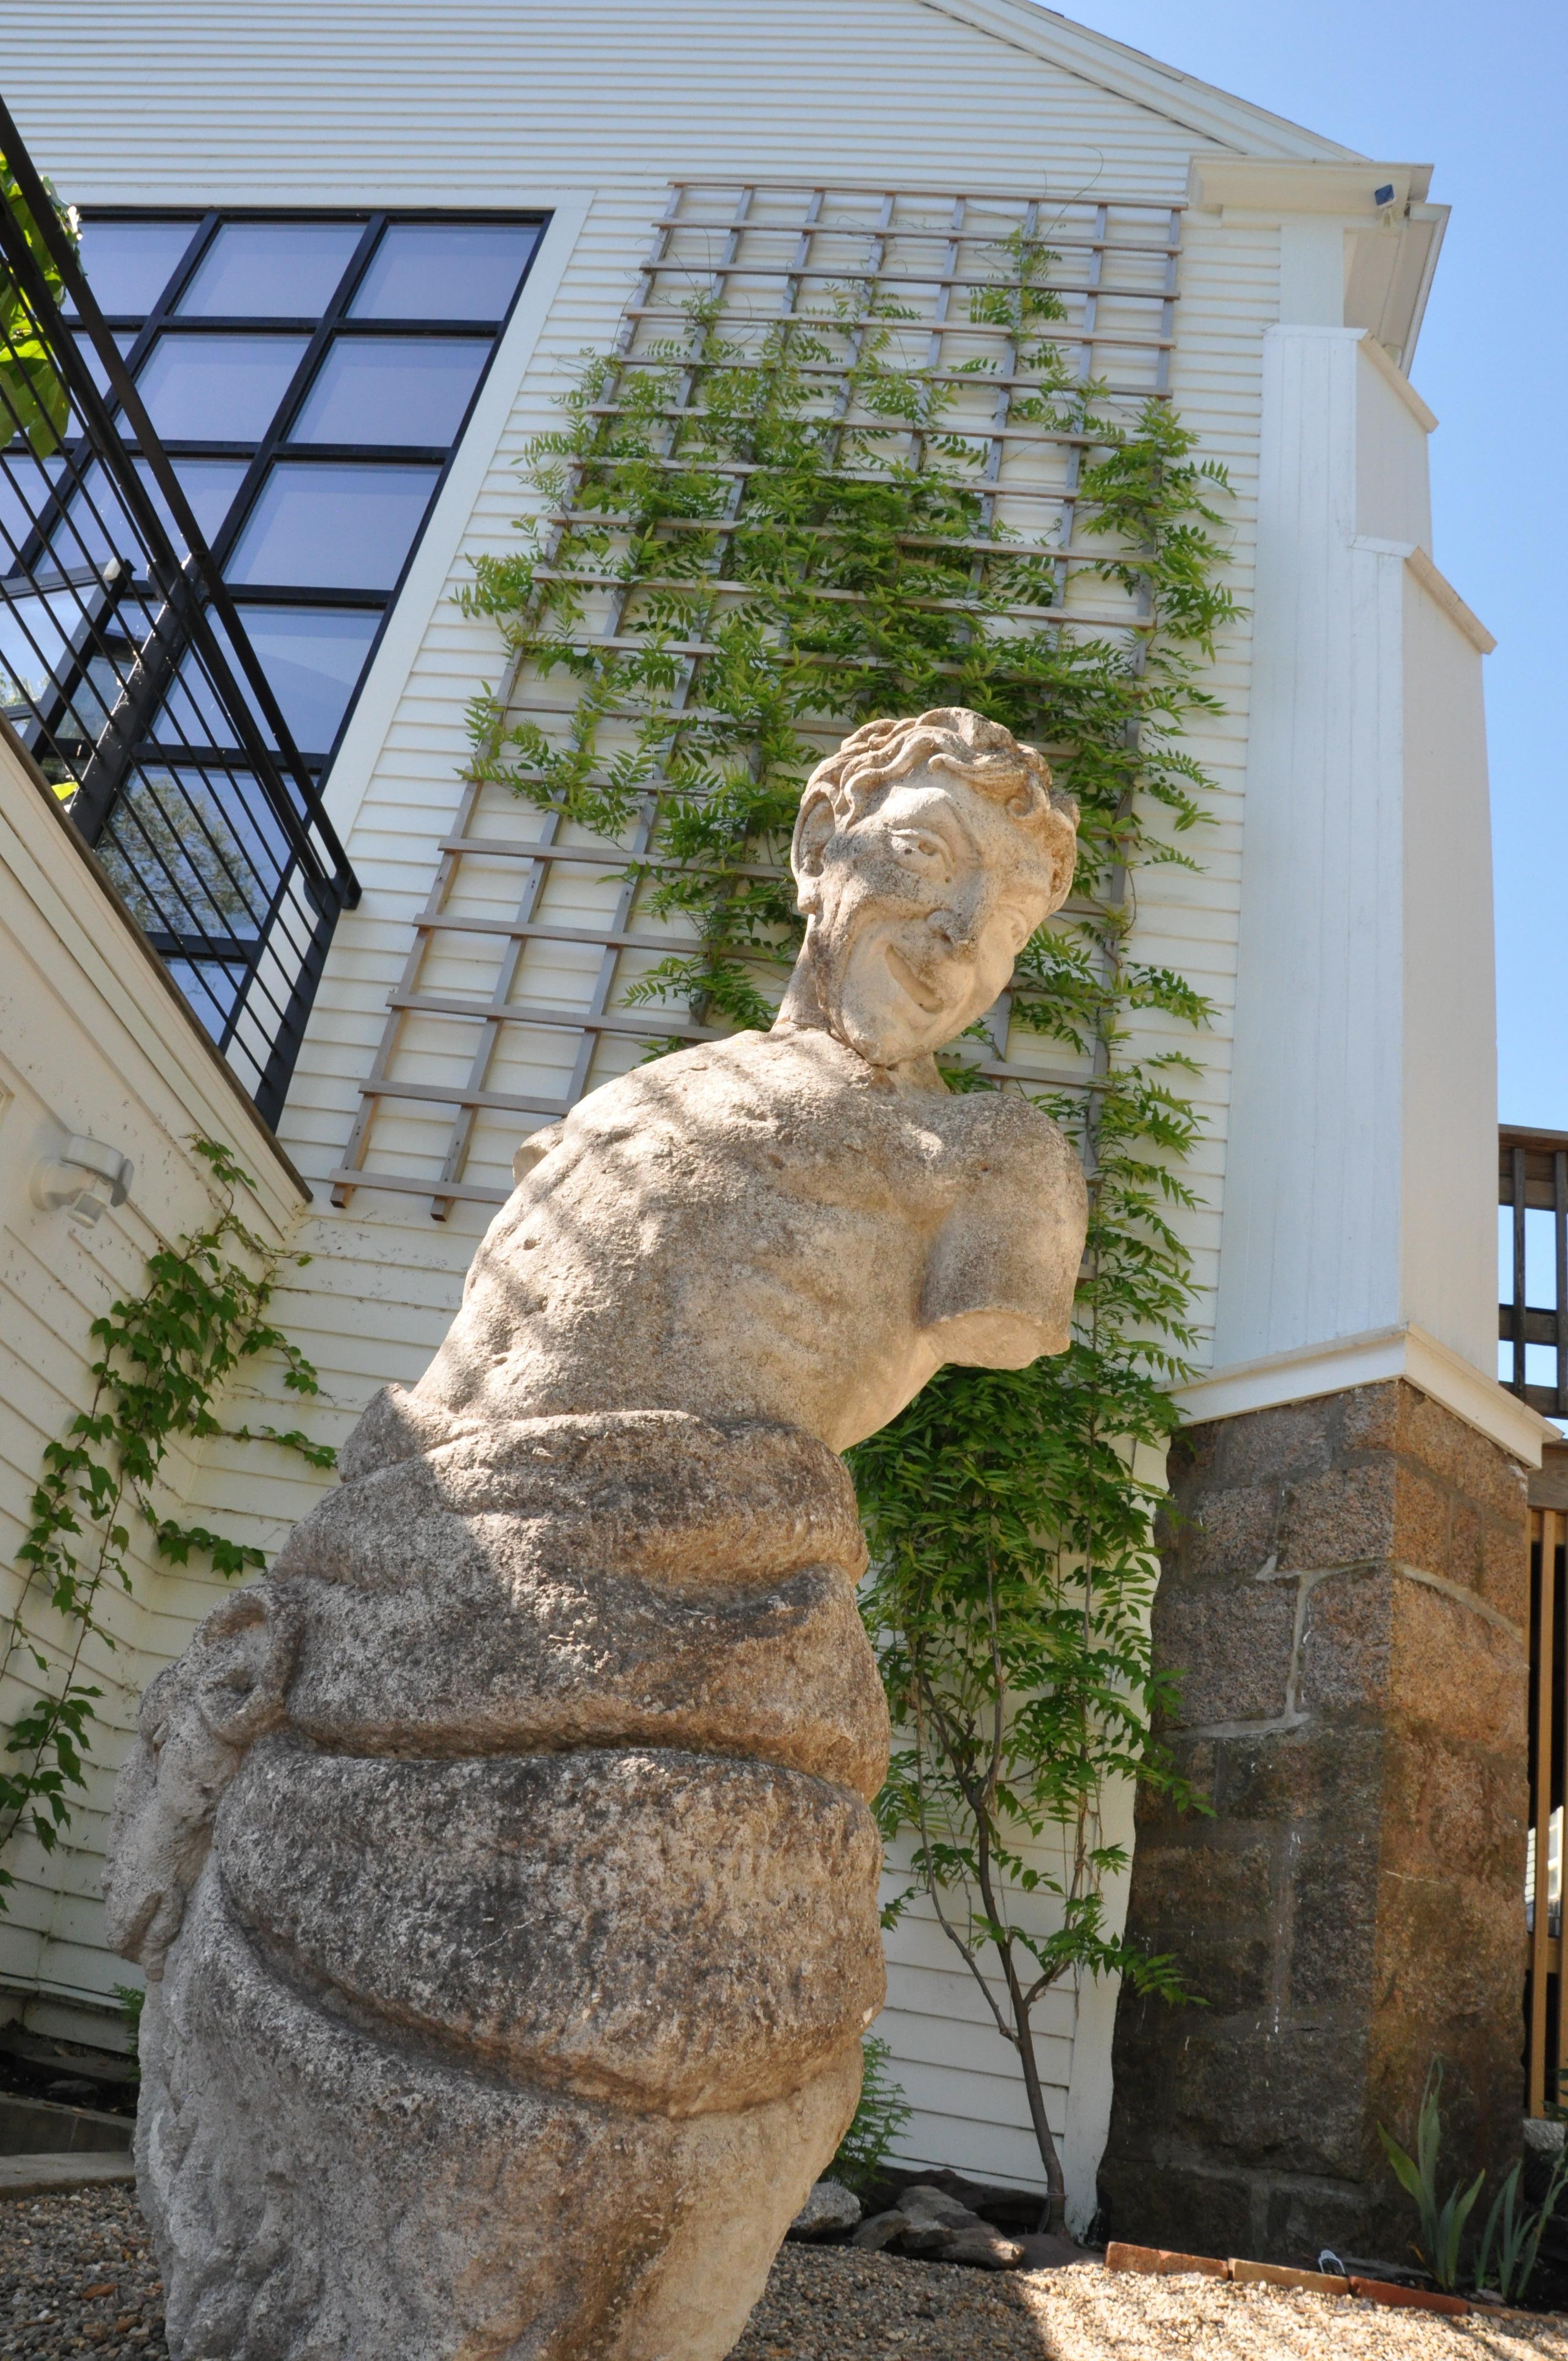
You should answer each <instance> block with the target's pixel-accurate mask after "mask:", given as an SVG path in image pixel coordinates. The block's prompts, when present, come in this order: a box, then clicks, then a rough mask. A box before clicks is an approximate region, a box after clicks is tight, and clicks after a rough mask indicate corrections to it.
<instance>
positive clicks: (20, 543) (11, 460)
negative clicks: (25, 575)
mask: <svg viewBox="0 0 1568 2361" xmlns="http://www.w3.org/2000/svg"><path fill="white" fill-rule="evenodd" d="M64 467H65V463H64V461H63V460H62V459H37V458H35V457H34V456H33V455H32V453H31V452H30V451H28V450H27V446H26V445H16V444H14V445H12V447H11V449H10V450H9V451H7V452H6V453H5V455H4V456H0V574H9V573H11V572H13V571H14V570H15V569H16V566H18V565H19V563H20V561H21V554H22V551H23V549H24V548H25V547H26V545H27V540H28V538H29V536H30V534H31V533H32V531H33V528H34V526H35V525H36V524H37V523H38V522H39V520H40V519H41V518H43V517H44V516H45V515H46V514H47V513H48V512H49V507H50V502H51V498H52V495H53V490H54V487H55V485H56V484H58V483H59V481H60V477H61V475H62V474H63V473H64Z"/></svg>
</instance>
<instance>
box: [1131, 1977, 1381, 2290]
mask: <svg viewBox="0 0 1568 2361" xmlns="http://www.w3.org/2000/svg"><path fill="white" fill-rule="evenodd" d="M1365 2059H1366V2038H1365V2035H1364V2034H1362V2033H1359V2032H1358V2030H1357V2027H1356V2026H1355V2024H1354V2020H1353V2019H1350V2018H1347V2019H1345V2020H1344V2021H1337V2022H1336V2021H1331V2022H1329V2023H1327V2024H1310V2025H1304V2024H1301V2023H1299V2022H1298V2021H1293V2020H1291V2019H1290V2018H1289V2017H1286V2018H1284V2019H1281V2018H1280V2016H1279V2015H1278V2013H1277V2012H1276V2011H1274V2010H1272V2009H1271V2010H1268V2011H1266V2012H1265V2013H1264V2014H1262V2015H1258V2016H1247V2017H1231V2018H1220V2017H1217V2016H1215V2015H1212V2014H1211V2013H1210V2012H1208V2011H1207V2010H1205V2011H1204V2012H1203V2013H1202V2015H1201V2016H1200V2015H1196V2014H1194V2015H1192V2016H1190V2018H1188V2020H1187V2022H1186V2024H1185V2025H1184V2026H1183V2040H1182V2045H1181V2049H1180V2052H1179V2057H1178V2058H1177V2059H1175V2060H1173V2061H1171V2066H1172V2068H1173V2072H1172V2082H1173V2088H1172V2091H1171V2093H1170V2097H1169V2101H1168V2121H1169V2123H1170V2125H1172V2127H1174V2126H1176V2125H1179V2127H1180V2136H1181V2138H1182V2140H1183V2142H1184V2143H1187V2144H1190V2146H1191V2147H1193V2148H1194V2149H1196V2150H1198V2151H1199V2152H1201V2154H1202V2155H1203V2156H1204V2157H1206V2158H1212V2159H1213V2160H1214V2161H1215V2162H1216V2163H1223V2164H1226V2165H1229V2166H1248V2167H1253V2168H1255V2169H1263V2170H1266V2171H1268V2172H1271V2173H1276V2172H1280V2171H1289V2172H1297V2173H1308V2174H1317V2175H1327V2176H1329V2177H1332V2178H1339V2179H1354V2178H1355V2177H1356V2176H1357V2175H1358V2174H1359V2172H1360V2171H1361V2169H1362V2167H1363V2161H1364V2157H1365V2147H1366V2141H1367V2138H1368V2136H1369V2131H1370V2127H1369V2126H1368V2125H1367V2123H1366V2120H1365V2092H1364V2084H1365ZM1162 2243H1163V2242H1162Z"/></svg>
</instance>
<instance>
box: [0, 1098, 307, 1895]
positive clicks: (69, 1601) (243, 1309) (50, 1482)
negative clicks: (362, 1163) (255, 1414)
mask: <svg viewBox="0 0 1568 2361" xmlns="http://www.w3.org/2000/svg"><path fill="white" fill-rule="evenodd" d="M192 1144H193V1147H194V1149H195V1152H196V1154H197V1155H198V1156H199V1157H200V1158H201V1159H203V1162H204V1163H205V1165H206V1166H207V1168H208V1170H209V1171H210V1173H211V1176H212V1185H213V1188H214V1191H215V1194H216V1196H217V1199H218V1210H217V1213H216V1215H215V1217H214V1220H213V1221H212V1222H211V1223H209V1224H208V1225H207V1226H206V1228H204V1229H203V1230H201V1231H198V1232H197V1233H196V1234H195V1235H192V1236H186V1237H182V1238H181V1239H180V1240H178V1242H177V1243H176V1244H174V1245H172V1246H160V1247H159V1249H158V1251H157V1252H156V1253H154V1254H152V1255H149V1256H148V1281H149V1283H148V1287H147V1289H146V1290H145V1291H144V1292H143V1293H142V1294H140V1295H138V1296H136V1297H132V1298H129V1299H122V1300H120V1301H115V1303H113V1304H111V1306H110V1308H109V1310H108V1312H105V1313H104V1315H103V1316H102V1317H101V1318H99V1319H97V1320H95V1321H94V1322H93V1326H92V1331H91V1334H93V1338H94V1339H95V1340H96V1342H97V1343H98V1345H99V1346H100V1347H101V1350H100V1352H99V1356H98V1358H97V1359H96V1360H95V1361H94V1362H93V1364H92V1377H93V1398H92V1400H91V1402H90V1403H89V1405H88V1407H87V1409H86V1410H84V1411H80V1412H79V1413H78V1414H77V1416H76V1417H75V1418H74V1419H73V1420H72V1421H71V1426H70V1428H69V1430H68V1433H67V1435H66V1439H65V1440H64V1441H63V1442H60V1443H50V1444H47V1445H46V1446H45V1450H44V1472H43V1476H42V1477H41V1479H40V1481H39V1483H38V1488H37V1489H36V1490H35V1492H34V1494H33V1498H32V1517H33V1521H32V1523H31V1525H30V1526H29V1527H28V1529H27V1537H26V1539H25V1540H24V1542H23V1543H22V1545H21V1548H20V1549H19V1550H18V1551H17V1553H16V1555H17V1559H18V1562H19V1563H20V1564H21V1565H23V1566H24V1567H25V1568H26V1580H25V1582H24V1584H23V1587H22V1593H21V1597H20V1598H18V1600H17V1602H16V1611H15V1613H14V1614H13V1616H12V1618H11V1621H10V1625H9V1629H8V1631H7V1632H6V1636H5V1646H4V1650H3V1651H0V1674H3V1673H5V1672H6V1671H8V1670H10V1668H11V1666H12V1664H13V1662H14V1661H15V1660H16V1658H17V1656H18V1655H19V1654H20V1655H23V1656H26V1657H28V1658H30V1660H31V1662H32V1664H33V1666H34V1668H35V1669H36V1671H37V1672H38V1674H39V1675H41V1676H42V1679H43V1682H44V1684H45V1686H44V1687H43V1689H42V1691H41V1692H40V1694H39V1695H38V1697H35V1699H34V1700H33V1702H32V1703H31V1704H30V1705H29V1706H28V1707H27V1708H26V1710H25V1711H24V1712H23V1713H22V1714H21V1716H20V1717H19V1719H17V1720H16V1722H15V1723H14V1724H13V1725H12V1727H11V1730H10V1731H9V1734H8V1735H7V1738H6V1741H5V1753H6V1754H7V1755H8V1756H9V1757H11V1758H12V1760H13V1761H14V1763H15V1764H16V1768H15V1769H13V1770H7V1771H3V1772H0V1853H3V1852H4V1850H5V1847H6V1846H7V1845H8V1844H9V1842H10V1840H11V1839H12V1838H13V1837H14V1836H15V1835H16V1831H17V1829H18V1828H21V1827H23V1826H24V1825H25V1826H26V1827H27V1828H29V1829H30V1830H31V1832H32V1834H33V1835H34V1836H35V1837H36V1838H37V1839H38V1842H39V1844H40V1845H42V1847H43V1848H44V1850H45V1851H46V1852H48V1851H52V1850H53V1849H54V1847H55V1845H56V1843H57V1842H58V1840H59V1838H60V1832H61V1831H62V1830H63V1829H65V1828H69V1827H70V1825H71V1809H70V1805H69V1802H68V1800H67V1790H68V1788H72V1787H74V1788H78V1789H84V1788H85V1786H86V1784H87V1782H86V1773H85V1768H84V1762H83V1758H84V1756H85V1754H86V1752H87V1749H88V1743H89V1739H88V1732H89V1725H90V1724H91V1723H92V1721H93V1719H94V1706H95V1703H96V1700H97V1699H98V1697H100V1695H101V1694H102V1692H101V1691H100V1690H99V1689H97V1688H95V1687H93V1686H91V1685H90V1684H88V1683H85V1682H83V1681H82V1680H81V1679H80V1678H79V1677H78V1674H79V1668H80V1665H81V1661H82V1649H83V1647H84V1646H85V1644H86V1642H87V1639H88V1635H89V1634H90V1633H95V1634H96V1635H97V1637H98V1638H99V1639H100V1640H101V1641H102V1642H104V1645H105V1646H106V1647H110V1648H112V1647H113V1646H114V1644H115V1642H114V1637H113V1634H112V1633H111V1632H110V1631H108V1629H107V1628H106V1626H105V1625H104V1622H103V1620H102V1619H101V1617H100V1614H99V1611H98V1609H99V1600H100V1597H101V1594H102V1592H103V1589H104V1584H105V1583H113V1584H116V1585H117V1586H118V1587H119V1588H120V1589H121V1590H122V1591H127V1592H128V1591H129V1590H130V1588H131V1575H130V1567H129V1565H128V1563H127V1552H128V1550H129V1548H130V1539H131V1534H130V1526H129V1523H128V1522H127V1521H126V1520H127V1517H129V1516H135V1517H136V1518H137V1519H139V1520H140V1521H141V1522H142V1523H144V1524H145V1525H147V1526H148V1527H149V1528H150V1529H151V1533H152V1539H153V1546H154V1548H155V1549H156V1551H157V1553H158V1554H159V1557H162V1558H165V1559H167V1560H168V1561H169V1562H170V1564H171V1565H188V1564H189V1563H190V1561H191V1559H192V1555H196V1556H201V1557H205V1558H206V1559H207V1561H208V1562H209V1564H210V1565H212V1567H213V1569H214V1572H215V1573H217V1574H220V1575H222V1576H225V1577H231V1576H235V1575H237V1574H243V1573H245V1572H246V1571H247V1569H258V1568H260V1567H261V1566H263V1565H264V1564H265V1560H264V1558H263V1556H262V1554H261V1552H260V1551H259V1550H258V1549H253V1548H251V1547H249V1546H248V1545H247V1544H245V1543H238V1542H233V1541H228V1540H226V1539H225V1537H224V1535H223V1534H221V1533H215V1532H209V1531H208V1530H207V1528H206V1527H205V1526H203V1525H194V1524H192V1525H185V1524H181V1523H180V1522H179V1521H178V1520H177V1519H175V1518H172V1517H168V1516H163V1515H160V1514H159V1510H158V1508H157V1506H156V1504H155V1501H154V1499H153V1489H154V1487H155V1485H156V1483H157V1480H158V1477H159V1469H160V1468H161V1466H162V1465H163V1461H164V1458H165V1456H166V1455H167V1453H168V1451H169V1447H170V1444H171V1443H172V1442H173V1440H174V1438H175V1437H176V1436H177V1435H183V1436H187V1437H189V1438H190V1439H191V1440H192V1441H202V1440H203V1439H205V1438H207V1437H210V1436H214V1435H218V1434H224V1433H228V1434H230V1435H231V1436H232V1437H233V1438H234V1439H235V1440H236V1441H241V1442H251V1441H258V1440H266V1441H268V1442H270V1443H274V1444H280V1445H281V1446H282V1447H283V1448H284V1449H285V1450H289V1451H293V1452H297V1453H299V1455H301V1456H302V1458H303V1459H304V1460H306V1461H307V1463H308V1464H309V1465H310V1466H313V1467H330V1466H333V1465H334V1461H335V1458H336V1454H335V1453H334V1451H333V1450H332V1449H331V1447H330V1446H329V1445H327V1444H317V1443H313V1442H312V1441H311V1439H310V1437H309V1436H308V1435H306V1434H304V1433H301V1432H299V1431H298V1430H291V1431H290V1432H288V1433H280V1432H279V1431H278V1430H277V1429H275V1428H272V1427H263V1428H261V1429H259V1430H258V1432H257V1433H254V1434H253V1433H252V1431H251V1429H250V1428H248V1427H236V1428H225V1427H224V1426H222V1425H221V1424H220V1422H219V1421H218V1419H217V1417H216V1415H215V1413H214V1407H213V1405H214V1401H215V1400H216V1399H217V1397H218V1394H219V1393H220V1391H221V1390H222V1389H223V1387H224V1385H225V1382H226V1380H227V1379H228V1378H230V1376H231V1375H232V1374H233V1372H234V1371H235V1370H236V1368H237V1367H239V1366H240V1365H241V1363H242V1362H245V1361H247V1360H252V1359H254V1358H255V1357H256V1356H258V1355H260V1354H264V1353H275V1354H278V1355H280V1356H281V1357H282V1359H283V1362H284V1365H285V1366H284V1371H283V1383H284V1385H285V1387H287V1388H288V1389H290V1391H291V1392H293V1393H297V1394H316V1393H319V1392H320V1390H321V1388H320V1385H319V1383H318V1381H317V1378H316V1373H315V1370H314V1369H313V1367H312V1366H311V1364H310V1362H309V1361H308V1360H307V1359H306V1358H305V1356H304V1355H303V1354H302V1352H301V1351H300V1349H299V1347H298V1346H297V1345H292V1344H291V1343H290V1341H289V1339H288V1338H287V1337H286V1336H285V1335H284V1334H282V1332H281V1330H280V1329H279V1328H277V1327H275V1326H274V1325H273V1323H271V1322H270V1321H269V1319H268V1317H267V1311H268V1306H269V1303H270V1301H271V1299H272V1294H273V1290H274V1288H275V1286H276V1283H277V1275H278V1271H279V1268H280V1265H281V1264H282V1263H284V1262H291V1263H293V1264H296V1265H298V1264H300V1263H302V1262H305V1261H307V1260H308V1259H309V1257H306V1256H302V1255H294V1256H283V1255H280V1254H279V1253H277V1252H276V1251H275V1250H273V1249H272V1248H270V1247H269V1246H267V1245H266V1243H265V1242H264V1241H263V1240H262V1239H260V1238H259V1237H258V1236H257V1235H255V1233H254V1232H253V1231H251V1230H250V1229H249V1228H247V1225H246V1224H245V1223H244V1222H243V1221H242V1220H241V1218H240V1216H239V1214H238V1213H236V1210H235V1202H234V1200H235V1191H236V1189H238V1188H240V1187H242V1186H243V1187H250V1188H253V1187H254V1186H255V1185H256V1184H255V1183H254V1181H253V1180H251V1178H250V1176H249V1174H248V1173H247V1172H245V1171H243V1170H241V1168H240V1167H239V1165H238V1164H236V1161H235V1159H234V1158H233V1157H232V1156H231V1155H230V1153H229V1151H228V1149H227V1148H225V1147H223V1146H222V1144H221V1143H220V1142H218V1141H216V1140H211V1139H198V1140H196V1141H194V1142H193V1143H192ZM236 1247H237V1248H238V1249H239V1251H240V1253H241V1254H242V1255H243V1256H244V1257H245V1260H244V1261H243V1262H242V1261H238V1260H236V1258H235V1256H234V1253H233V1251H232V1249H233V1248H236ZM37 1590H41V1591H42V1593H43V1595H44V1597H45V1598H46V1599H47V1602H48V1605H49V1608H50V1609H52V1610H53V1612H54V1613H55V1614H56V1615H57V1616H59V1617H60V1619H61V1620H62V1621H63V1623H64V1626H65V1631H66V1635H67V1636H66V1646H65V1648H64V1651H63V1654H64V1665H63V1671H62V1672H57V1669H56V1666H55V1664H54V1663H53V1662H52V1661H51V1658H50V1657H49V1655H48V1654H47V1653H45V1650H44V1646H43V1644H42V1643H41V1642H40V1641H39V1640H38V1638H36V1637H35V1636H33V1634H32V1633H31V1632H30V1631H28V1630H27V1627H26V1626H25V1624H24V1621H23V1613H24V1609H25V1608H26V1607H27V1603H28V1600H29V1598H31V1597H32V1596H33V1594H34V1593H35V1591H37ZM15 1883H16V1879H15V1877H14V1875H13V1873H12V1872H10V1871H9V1870H7V1869H5V1868H4V1867H3V1866H0V1909H4V1908H5V1907H6V1906H7V1905H6V1901H5V1895H6V1893H7V1890H8V1889H9V1888H10V1887H12V1886H13V1885H14V1884H15Z"/></svg>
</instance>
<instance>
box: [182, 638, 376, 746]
mask: <svg viewBox="0 0 1568 2361" xmlns="http://www.w3.org/2000/svg"><path fill="white" fill-rule="evenodd" d="M239 614H240V620H241V622H242V623H243V624H244V626H245V629H246V631H247V635H248V637H249V640H250V644H251V646H252V647H253V648H254V649H255V651H256V653H257V654H258V656H259V657H260V659H261V662H262V665H263V667H264V668H265V670H266V674H267V677H268V680H269V682H270V684H271V686H272V694H273V695H274V697H276V698H277V699H278V702H279V704H280V706H281V707H282V708H283V719H284V720H285V721H286V722H287V723H288V725H289V728H290V730H291V732H292V734H293V740H294V743H295V745H296V746H298V747H299V748H300V749H301V750H302V752H305V753H307V754H325V753H326V752H328V750H329V749H330V747H331V745H332V742H333V740H334V738H335V737H336V736H337V731H338V725H339V723H340V722H341V721H342V719H343V717H344V714H345V712H346V710H347V708H348V700H349V698H350V697H352V696H353V694H354V691H355V687H356V684H357V682H358V679H359V675H360V673H361V672H362V671H363V669H364V665H365V657H366V654H367V651H368V649H369V645H370V642H371V641H372V640H373V639H374V638H375V636H376V631H377V627H378V624H379V623H380V620H381V617H380V614H379V612H375V613H366V612H364V611H363V610H360V611H358V612H353V613H349V612H345V611H344V610H343V609H334V608H331V607H242V608H241V609H240V610H239ZM211 620H212V624H213V629H214V632H215V634H216V636H217V640H218V643H219V645H220V646H221V647H222V648H223V650H224V652H225V654H226V655H227V656H228V658H229V663H230V666H231V668H232V670H233V671H234V674H235V675H236V680H238V682H239V684H240V686H241V687H242V689H243V688H244V687H245V676H244V675H243V673H242V672H241V671H240V668H239V665H238V664H237V662H236V660H235V657H234V654H233V651H232V649H231V648H230V646H229V641H228V635H227V633H226V632H225V630H224V627H223V625H222V623H221V622H220V621H219V620H218V619H217V617H216V616H214V617H213V618H212V619H211ZM257 718H258V722H259V721H260V717H259V715H258V717H257ZM260 726H261V731H262V735H263V737H264V738H265V739H266V741H267V743H268V744H269V746H270V745H272V744H274V743H275V741H274V739H273V736H272V732H271V731H270V730H269V729H268V728H267V727H266V724H265V723H261V724H260ZM234 735H235V731H234V728H233V725H232V724H231V723H229V722H227V721H225V719H224V718H223V714H222V710H221V708H220V707H219V704H218V700H217V698H216V697H215V695H214V691H213V688H212V686H211V683H210V682H209V680H208V678H207V675H206V673H205V671H204V670H203V666H202V664H201V663H200V661H199V660H198V658H197V657H196V655H195V654H194V653H192V654H191V655H189V656H187V658H186V659H185V662H184V663H183V664H181V667H180V678H179V680H178V681H177V683H176V684H175V686H174V688H173V689H172V690H171V691H170V697H169V700H168V703H167V705H166V706H165V707H164V708H163V710H162V711H161V712H160V713H159V717H158V720H157V722H156V724H155V726H154V729H153V736H154V737H155V738H160V739H162V740H163V741H165V742H166V743H169V744H175V745H183V746H194V745H202V744H209V745H214V746H224V745H227V744H229V743H230V742H231V741H233V738H234Z"/></svg>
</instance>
